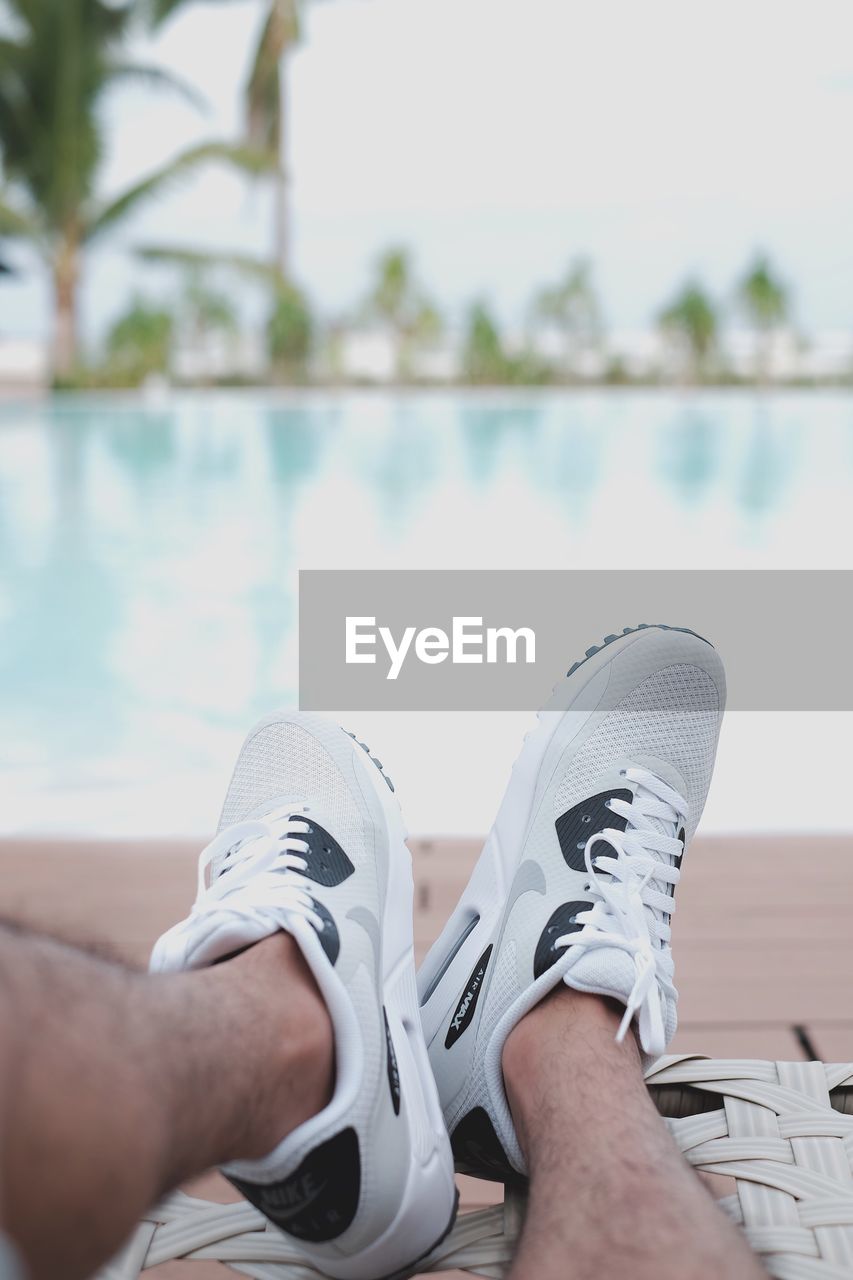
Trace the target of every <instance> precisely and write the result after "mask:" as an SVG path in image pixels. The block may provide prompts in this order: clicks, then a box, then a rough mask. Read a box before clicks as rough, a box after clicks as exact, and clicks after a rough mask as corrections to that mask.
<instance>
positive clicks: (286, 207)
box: [149, 0, 304, 280]
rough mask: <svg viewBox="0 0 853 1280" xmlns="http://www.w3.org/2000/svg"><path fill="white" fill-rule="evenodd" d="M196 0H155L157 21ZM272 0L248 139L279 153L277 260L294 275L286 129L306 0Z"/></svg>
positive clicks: (256, 65) (248, 102) (253, 79)
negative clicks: (292, 61)
mask: <svg viewBox="0 0 853 1280" xmlns="http://www.w3.org/2000/svg"><path fill="white" fill-rule="evenodd" d="M192 2H193V0H149V4H150V8H151V13H152V18H153V22H154V25H155V26H156V25H159V24H160V23H162V22H165V21H166V20H167V19H168V18H170V17H171V16H172V15H173V14H174V13H176V12H177V11H178V10H179V9H182V8H184V7H185V6H186V5H187V4H188V3H192ZM264 2H265V4H268V6H269V8H268V11H267V15H266V19H265V21H264V24H263V27H262V29H261V36H260V40H259V41H258V46H257V49H256V50H255V55H254V58H253V61H252V70H251V72H250V73H249V80H248V83H247V85H246V92H245V107H246V140H247V142H248V144H249V145H250V146H251V147H253V148H257V149H258V150H260V151H266V152H268V153H270V155H271V156H273V157H274V158H275V163H274V164H273V165H272V166H271V169H272V173H273V181H274V183H275V229H274V236H273V242H274V257H273V263H274V265H275V266H276V268H277V269H278V272H279V274H280V275H281V276H282V277H283V278H284V279H285V280H289V279H290V275H291V268H292V263H291V255H290V238H291V237H290V177H289V170H288V165H287V155H286V152H287V137H286V129H287V125H288V123H289V114H288V110H287V56H288V54H289V53H290V51H291V50H292V49H293V48H294V47H295V45H296V44H298V42H299V39H300V36H301V9H302V4H303V3H304V0H264Z"/></svg>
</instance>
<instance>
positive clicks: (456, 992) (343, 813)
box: [151, 626, 725, 1280]
mask: <svg viewBox="0 0 853 1280" xmlns="http://www.w3.org/2000/svg"><path fill="white" fill-rule="evenodd" d="M724 702H725V678H724V674H723V668H722V663H721V662H720V659H719V658H718V656H717V654H716V652H715V650H714V649H713V647H712V646H711V645H710V644H709V643H708V642H706V641H705V640H703V639H701V638H700V637H698V636H696V635H695V634H694V633H692V632H690V631H687V630H685V629H679V628H671V627H664V626H641V627H638V628H634V629H626V630H625V631H624V632H623V633H622V634H621V635H618V636H608V637H607V639H606V641H605V642H604V644H603V645H602V646H601V647H600V648H593V649H590V650H588V651H587V655H586V657H585V658H584V659H583V661H582V662H580V663H576V664H575V666H574V667H573V668H572V669H571V671H570V672H569V673H568V675H567V677H566V678H565V679H564V680H563V681H561V683H560V684H559V685H558V686H557V688H556V689H555V691H554V695H553V697H552V699H551V701H550V702H549V704H548V705H547V706H546V707H545V708H544V709H543V710H542V711H541V712H540V713H539V720H538V725H537V727H536V729H535V730H534V731H533V732H532V733H531V734H529V735H528V737H527V739H526V740H525V745H524V748H523V750H522V753H521V755H520V757H519V759H518V760H517V762H516V764H515V766H514V769H513V772H512V777H511V779H510V783H509V787H508V789H507V792H506V795H505V797H504V800H503V803H502V804H501V808H500V811H499V813H498V816H497V818H496V820H495V824H494V826H493V828H492V830H491V832H490V834H489V837H488V839H487V841H486V844H485V847H484V849H483V852H482V854H481V856H480V858H479V861H478V862H477V865H476V867H475V869H474V872H473V874H472V876H471V879H470V881H469V884H468V886H467V888H466V890H465V892H464V894H463V896H462V898H461V900H460V902H459V904H458V905H457V907H456V910H455V911H454V913H453V915H452V916H451V918H450V920H449V921H448V923H447V925H446V927H445V929H444V930H443V932H442V934H441V937H440V938H439V939H438V941H437V942H436V943H435V945H434V946H433V948H432V950H431V951H430V953H429V955H428V956H427V958H426V961H425V962H424V964H423V966H422V968H421V971H420V973H419V975H418V976H417V978H416V975H415V967H414V958H413V950H412V872H411V860H410V857H409V853H408V850H407V849H406V845H405V838H406V833H405V831H404V828H403V821H402V817H401V813H400V809H399V806H398V804H397V802H396V799H395V797H394V794H393V788H392V786H391V783H390V781H389V779H388V778H387V776H386V775H385V773H384V771H383V766H382V765H381V763H380V762H379V761H378V760H376V759H374V758H373V757H372V756H371V755H370V753H369V751H368V749H367V747H365V745H364V744H363V743H360V742H358V741H356V740H355V739H354V738H353V736H352V735H350V734H347V733H346V732H344V730H342V729H340V728H338V727H337V726H336V725H333V724H331V723H329V722H328V721H326V720H324V719H322V718H321V717H319V716H315V715H305V714H297V713H294V714H290V713H285V714H281V715H275V716H271V717H269V718H268V719H266V720H263V721H262V722H261V723H260V724H259V725H257V726H256V728H255V729H254V730H253V731H252V732H251V733H250V735H249V737H248V739H247V740H246V743H245V745H244V746H243V750H242V752H241V754H240V757H239V759H238V761H237V766H236V769H235V771H234V776H233V778H232V780H231V785H230V787H229V789H228V794H227V796H226V799H225V805H224V808H223V812H222V818H221V821H220V825H219V834H218V835H217V836H216V838H215V839H214V841H213V843H212V844H211V845H210V846H209V847H208V848H207V849H206V850H205V851H204V853H203V854H202V856H201V860H200V872H199V889H198V898H197V901H196V903H195V905H194V907H193V908H192V911H191V913H190V915H189V917H188V918H187V919H186V920H184V921H183V922H182V923H180V924H178V925H176V926H175V927H174V928H173V929H171V930H169V932H168V933H166V934H165V935H164V936H163V937H162V938H161V939H160V940H159V942H158V943H157V945H156V947H155V949H154V954H153V957H152V961H151V967H152V969H154V970H157V971H161V972H164V971H176V970H182V969H193V968H199V967H201V966H204V965H209V964H213V963H214V962H215V961H217V960H218V959H221V958H222V957H225V956H228V955H230V954H232V953H234V952H236V951H239V950H241V949H243V948H245V947H247V946H250V945H251V944H253V943H255V942H258V941H260V940H261V939H262V938H265V937H267V936H269V935H271V934H273V933H275V932H276V931H278V930H279V929H283V930H286V931H287V932H288V933H290V934H291V935H292V936H293V937H294V939H295V940H296V942H297V943H298V945H299V946H300V948H301V950H302V953H303V955H304V956H305V960H306V962H307V963H308V965H309V967H310V969H311V971H312V973H313V974H314V977H315V978H316V981H317V985H318V987H319V989H320V991H321V992H322V994H323V996H324V998H325V1000H326V1002H327V1005H328V1009H329V1014H330V1017H331V1021H332V1024H333V1027H334V1034H335V1054H336V1081H335V1088H334V1096H333V1097H332V1100H331V1102H330V1103H329V1105H328V1106H327V1107H326V1108H325V1110H323V1111H322V1112H321V1113H320V1114H318V1115H316V1116H315V1117H313V1119H311V1120H309V1121H307V1122H306V1123H305V1124H303V1125H301V1126H300V1127H299V1128H298V1129H297V1130H296V1131H295V1132H293V1133H291V1134H290V1135H289V1136H288V1137H286V1138H285V1139H284V1140H283V1141H282V1142H280V1143H279V1144H278V1145H277V1146H276V1147H275V1149H274V1150H272V1151H271V1152H270V1153H269V1155H268V1156H266V1157H265V1158H264V1159H263V1160H253V1161H240V1162H237V1163H234V1164H231V1165H229V1166H228V1167H227V1168H226V1169H225V1170H224V1172H225V1173H226V1175H227V1176H228V1177H229V1178H230V1179H231V1180H232V1182H234V1183H235V1185H236V1186H237V1187H238V1188H239V1189H240V1191H241V1192H242V1193H243V1194H244V1195H245V1196H246V1197H247V1198H248V1199H249V1200H250V1201H251V1202H252V1203H253V1204H255V1205H257V1207H258V1208H259V1209H260V1210H261V1211H262V1212H263V1213H264V1214H266V1216H267V1217H268V1218H270V1219H271V1220H272V1222H274V1223H275V1224H276V1225H277V1226H278V1227H280V1228H281V1230H282V1231H284V1232H286V1233H287V1234H288V1235H290V1236H292V1237H295V1238H296V1239H297V1240H298V1241H300V1242H301V1245H302V1248H303V1249H304V1251H305V1253H306V1256H307V1257H308V1258H309V1259H310V1261H311V1262H312V1263H313V1265H314V1266H315V1267H316V1268H317V1269H319V1270H320V1271H323V1272H325V1273H326V1274H327V1275H329V1276H332V1277H340V1280H377V1277H385V1276H396V1275H398V1274H406V1273H410V1272H411V1271H412V1270H414V1269H415V1267H416V1264H417V1263H418V1262H420V1261H421V1260H422V1259H423V1258H425V1257H426V1256H427V1255H428V1254H429V1253H430V1252H431V1251H432V1250H433V1248H435V1247H436V1246H437V1245H438V1244H439V1243H440V1241H441V1239H442V1238H443V1237H444V1235H445V1234H446V1233H447V1232H448V1231H449V1230H450V1228H451V1227H452V1225H453V1220H454V1216H455V1212H456V1201H457V1193H456V1188H455V1183H454V1162H455V1165H456V1168H458V1169H460V1170H461V1171H463V1172H466V1173H473V1174H477V1175H480V1176H483V1177H490V1178H499V1179H503V1178H506V1179H511V1178H514V1177H518V1176H519V1175H522V1176H523V1175H524V1174H525V1172H526V1170H525V1163H524V1156H523V1153H522V1151H521V1149H520V1147H519V1143H518V1139H517V1137H516V1133H515V1127H514V1125H513V1121H512V1116H511V1113H510V1110H509V1106H508V1103H507V1099H506V1093H505V1090H504V1085H503V1077H502V1073H501V1054H502V1050H503V1046H504V1043H505V1042H506V1038H507V1036H508V1035H509V1033H510V1031H511V1030H512V1028H513V1027H514V1026H515V1025H516V1024H517V1023H518V1021H519V1020H520V1019H521V1018H522V1017H523V1016H524V1014H525V1013H526V1012H527V1011H528V1010H529V1009H531V1008H532V1007H533V1006H534V1005H535V1004H536V1003H537V1002H538V1001H539V1000H541V999H542V997H543V996H544V995H545V994H546V992H548V991H550V990H551V989H552V988H553V987H554V986H556V985H557V983H559V982H561V981H562V982H565V983H567V984H568V985H569V986H571V987H574V988H575V989H576V990H579V991H587V992H592V993H597V994H599V995H603V996H609V997H611V998H613V999H615V1000H617V1001H619V1002H621V1003H622V1004H623V1005H624V1006H625V1016H624V1020H623V1023H622V1027H621V1029H620V1034H625V1033H626V1032H627V1030H628V1028H629V1026H630V1025H631V1024H632V1023H634V1024H635V1027H636V1032H637V1036H638V1039H639V1043H640V1046H641V1049H642V1052H643V1054H644V1056H645V1058H646V1060H647V1061H648V1062H651V1061H653V1060H654V1059H655V1058H656V1057H657V1056H659V1055H660V1054H661V1053H663V1051H664V1050H665V1048H666V1046H667V1044H668V1043H669V1041H670V1039H671V1037H672V1035H673V1033H674V1031H675V1022H676V998H677V997H676V991H675V987H674V985H673V966H672V955H671V950H670V917H671V915H672V911H673V907H674V901H673V894H674V889H675V885H676V883H677V882H678V879H679V875H680V865H681V858H682V854H683V852H684V849H685V847H686V845H687V844H688V843H689V842H690V839H691V837H692V835H693V832H694V830H695V828H696V825H697V822H698V820H699V817H700V815H701V813H702V808H703V806H704V803H705V797H706V795H707V791H708V786H709V784H710V780H711V772H712V769H713V762H714V755H715V752H716V746H717V738H718V734H719V728H720V722H721V719H722V713H723V707H724Z"/></svg>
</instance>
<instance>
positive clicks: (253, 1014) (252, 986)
mask: <svg viewBox="0 0 853 1280" xmlns="http://www.w3.org/2000/svg"><path fill="white" fill-rule="evenodd" d="M227 966H228V967H229V968H230V969H231V974H230V977H231V979H232V981H234V982H236V983H238V984H239V988H240V991H241V997H242V998H243V999H245V1001H246V1004H247V1012H248V1014H249V1021H250V1024H251V1025H252V1027H253V1034H252V1037H251V1040H250V1041H249V1043H250V1044H251V1045H252V1059H253V1065H252V1070H253V1079H254V1088H253V1096H252V1105H251V1107H250V1108H249V1112H248V1114H247V1124H246V1127H245V1131H244V1134H243V1137H242V1139H241V1141H240V1144H239V1145H240V1147H241V1148H243V1149H242V1150H240V1152H239V1153H238V1155H237V1156H236V1157H235V1158H241V1159H257V1158H259V1157H261V1156H264V1155H266V1154H267V1153H268V1152H269V1151H271V1150H272V1148H273V1147H275V1146H276V1145H277V1143H278V1142H280V1141H281V1139H282V1138H283V1137H284V1136H285V1135H286V1134H287V1133H290V1132H292V1130H293V1129H295V1128H297V1127H298V1126H299V1125H300V1124H304V1122H305V1121H306V1120H309V1119H310V1118H311V1117H312V1116H314V1115H317V1114H318V1113H319V1112H320V1111H322V1110H323V1108H324V1107H326V1106H327V1105H328V1104H329V1102H330V1100H331V1097H332V1094H333V1092H334V1070H335V1045H334V1029H333V1026H332V1020H331V1017H330V1016H329V1010H328V1007H327V1005H326V1002H325V1000H324V999H323V996H322V995H321V993H320V990H319V988H318V987H317V984H316V982H315V980H314V977H313V975H312V973H311V971H310V969H309V968H308V966H307V964H306V963H305V960H304V959H303V957H302V953H301V952H300V950H299V947H298V946H297V944H296V943H295V942H294V940H293V939H292V938H291V937H290V936H289V935H287V934H285V933H279V934H276V935H275V936H274V937H272V938H267V939H265V940H264V941H263V942H261V943H258V944H257V945H256V946H254V947H252V948H251V949H250V950H248V951H246V952H244V953H243V954H242V955H240V956H238V957H236V958H235V959H234V960H233V961H228V962H227ZM224 967H225V966H223V968H224ZM261 1022H263V1024H264V1026H265V1033H264V1034H259V1023H261Z"/></svg>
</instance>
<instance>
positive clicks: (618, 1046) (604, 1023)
mask: <svg viewBox="0 0 853 1280" xmlns="http://www.w3.org/2000/svg"><path fill="white" fill-rule="evenodd" d="M621 1017H622V1009H621V1007H620V1006H618V1005H617V1004H616V1003H615V1002H614V1001H612V1000H608V999H606V998H604V997H601V996H595V995H588V994H586V993H583V992H579V991H574V990H572V989H571V988H569V987H566V986H565V985H564V984H563V983H560V985H559V986H558V987H557V988H555V990H553V991H551V992H550V993H549V994H548V995H547V996H546V997H545V998H544V999H543V1000H542V1001H540V1003H539V1004H537V1005H535V1006H534V1008H533V1009H531V1010H530V1012H529V1013H527V1014H526V1015H525V1016H524V1017H523V1018H522V1019H521V1021H520V1022H518V1023H517V1024H516V1026H515V1027H514V1028H513V1029H512V1031H511V1032H510V1034H509V1036H508V1037H507V1040H506V1043H505V1044H504V1048H503V1054H502V1059H501V1065H502V1068H503V1076H504V1086H505V1088H506V1093H507V1098H508V1100H509V1105H510V1110H511V1112H512V1117H513V1121H514V1124H515V1128H516V1132H517V1134H518V1139H519V1142H520V1143H521V1148H522V1150H523V1152H524V1155H525V1158H526V1159H527V1161H528V1164H530V1163H531V1148H532V1147H533V1146H535V1145H536V1143H537V1141H538V1139H539V1137H542V1138H546V1139H547V1137H548V1135H549V1134H550V1132H551V1131H552V1128H553V1125H554V1124H557V1125H559V1124H560V1123H561V1121H562V1120H563V1119H564V1108H563V1106H562V1103H563V1094H564V1090H565V1084H566V1075H567V1073H569V1074H570V1075H571V1077H572V1094H573V1097H574V1098H575V1099H576V1100H577V1101H578V1103H579V1104H581V1105H582V1099H583V1097H584V1095H585V1094H587V1093H594V1092H595V1090H596V1089H597V1088H599V1082H600V1081H601V1079H602V1075H605V1076H607V1077H608V1078H609V1077H611V1076H612V1075H613V1074H614V1073H615V1074H617V1075H618V1077H619V1079H620V1081H624V1082H631V1081H633V1082H635V1083H636V1086H637V1088H638V1090H640V1091H641V1092H643V1091H644V1086H643V1076H642V1068H641V1063H640V1056H639V1050H638V1047H637V1042H636V1039H635V1038H634V1036H633V1035H627V1036H626V1037H625V1039H624V1041H622V1042H621V1043H617V1042H616V1032H617V1030H618V1027H619V1022H620V1020H621Z"/></svg>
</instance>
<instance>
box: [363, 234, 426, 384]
mask: <svg viewBox="0 0 853 1280" xmlns="http://www.w3.org/2000/svg"><path fill="white" fill-rule="evenodd" d="M364 312H365V315H367V316H368V317H369V318H372V319H375V320H378V321H379V322H380V323H381V324H382V325H384V326H385V327H386V328H387V329H388V330H389V331H390V333H391V335H392V339H393V342H394V348H395V364H396V373H397V377H398V378H399V379H401V380H406V379H408V378H409V377H411V373H412V360H413V357H414V354H415V351H416V350H417V348H418V347H419V346H422V345H424V344H426V343H429V342H432V341H434V340H435V339H436V338H437V337H438V336H439V334H440V333H441V316H440V315H439V313H438V310H437V308H436V307H435V305H434V304H433V303H432V302H431V301H430V300H429V298H427V297H426V295H425V294H424V293H423V291H422V290H421V287H420V285H419V284H418V282H417V280H416V278H415V273H414V268H413V264H412V258H411V254H410V253H409V251H408V249H405V248H402V247H401V246H394V247H393V248H390V249H386V250H385V252H384V253H382V254H380V256H379V258H378V259H377V262H376V277H375V280H374V282H373V285H372V287H371V289H370V292H369V293H368V296H367V299H366V302H365V306H364Z"/></svg>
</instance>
